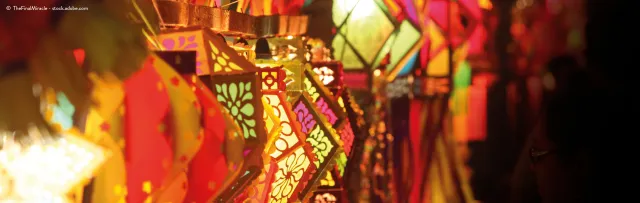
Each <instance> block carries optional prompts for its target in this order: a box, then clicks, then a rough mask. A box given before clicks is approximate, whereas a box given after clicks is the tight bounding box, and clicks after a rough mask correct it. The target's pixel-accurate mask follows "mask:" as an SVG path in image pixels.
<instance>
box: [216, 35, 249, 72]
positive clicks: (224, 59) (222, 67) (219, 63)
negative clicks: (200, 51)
mask: <svg viewBox="0 0 640 203" xmlns="http://www.w3.org/2000/svg"><path fill="white" fill-rule="evenodd" d="M209 47H211V58H212V59H213V60H214V61H215V64H214V65H213V72H214V73H216V72H233V71H242V70H243V69H242V68H241V67H240V66H238V65H237V64H236V63H234V62H232V61H230V60H229V55H227V53H224V52H221V51H220V50H219V49H218V48H217V47H216V46H215V45H214V44H213V43H212V42H209Z"/></svg>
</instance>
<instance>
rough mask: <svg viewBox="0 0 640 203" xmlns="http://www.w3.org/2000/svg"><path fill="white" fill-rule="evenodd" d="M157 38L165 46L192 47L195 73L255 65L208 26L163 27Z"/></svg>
mask: <svg viewBox="0 0 640 203" xmlns="http://www.w3.org/2000/svg"><path fill="white" fill-rule="evenodd" d="M158 40H159V41H160V42H161V43H162V46H163V47H164V48H165V49H166V50H175V51H179V50H184V51H194V50H195V51H196V54H197V56H196V57H197V59H196V66H197V69H196V74H197V75H209V74H210V75H220V74H236V73H243V72H252V71H253V72H255V71H258V69H257V68H256V67H255V66H254V65H253V64H252V63H251V62H249V61H248V60H247V59H246V58H244V57H243V56H240V55H238V53H237V52H236V51H235V50H234V49H233V48H231V47H229V46H228V45H227V44H226V43H225V42H224V41H223V39H222V38H221V37H220V36H219V35H217V34H216V33H214V32H213V31H211V30H209V29H204V28H181V29H177V30H171V31H165V32H163V33H162V34H160V35H159V36H158Z"/></svg>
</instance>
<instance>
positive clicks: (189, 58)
mask: <svg viewBox="0 0 640 203" xmlns="http://www.w3.org/2000/svg"><path fill="white" fill-rule="evenodd" d="M156 54H157V55H158V56H159V57H161V58H162V59H163V60H164V61H166V62H167V63H169V64H170V65H171V66H172V67H173V68H174V69H175V70H176V71H177V72H178V73H179V74H181V75H182V77H183V78H184V81H185V82H186V83H187V84H188V86H189V87H191V90H192V91H193V92H194V93H195V95H196V97H197V99H198V104H199V105H200V106H201V107H202V116H201V118H202V124H203V129H204V133H203V134H202V136H200V137H199V138H198V139H200V140H201V141H202V146H201V147H200V150H199V151H198V152H197V153H196V154H195V156H194V158H193V160H192V161H191V162H190V163H189V171H188V179H189V190H188V191H187V195H186V199H185V201H195V202H205V201H207V200H209V199H210V198H211V197H213V196H214V195H215V194H219V193H220V192H221V191H222V190H224V189H226V188H227V187H228V186H229V185H231V184H232V183H233V182H234V181H236V180H235V178H236V177H239V176H240V171H239V170H235V167H237V166H239V165H241V164H242V163H243V160H244V158H243V155H242V153H243V145H244V138H243V137H241V136H227V131H230V130H231V131H233V130H235V128H234V127H235V126H226V125H220V124H221V123H233V121H232V120H231V118H230V116H229V115H228V113H227V112H226V111H222V109H223V107H222V106H221V104H220V103H219V102H218V101H217V100H216V98H215V96H214V94H213V93H212V92H211V90H209V88H208V87H207V86H206V85H205V84H204V83H203V82H202V81H201V80H200V79H199V78H198V77H197V76H196V74H195V70H196V52H195V51H157V52H156ZM206 79H209V78H206ZM225 145H226V146H225ZM223 146H225V147H223ZM223 149H224V150H223Z"/></svg>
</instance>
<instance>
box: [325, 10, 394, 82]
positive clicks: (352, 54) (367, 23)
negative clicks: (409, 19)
mask: <svg viewBox="0 0 640 203" xmlns="http://www.w3.org/2000/svg"><path fill="white" fill-rule="evenodd" d="M352 4H356V5H355V6H351V5H352ZM349 8H353V9H349ZM333 10H334V11H333V13H334V16H335V15H337V18H336V20H334V21H337V22H340V21H341V18H342V17H341V16H348V17H346V18H348V19H346V20H344V21H343V22H342V23H339V24H338V23H336V27H338V34H337V35H336V37H335V38H334V41H333V44H332V47H333V48H334V49H335V50H336V53H339V54H336V55H335V56H336V59H338V60H341V61H343V62H344V65H345V67H346V68H347V69H355V70H357V69H362V68H364V67H365V66H370V64H371V63H372V62H373V60H374V59H375V57H376V56H377V55H378V53H379V52H380V50H381V48H382V46H383V45H384V44H385V43H386V41H387V39H388V38H389V36H390V35H391V34H392V33H393V30H394V24H393V22H392V21H391V19H389V18H388V17H387V14H386V12H385V10H383V9H382V8H381V7H380V6H379V5H378V4H377V3H376V2H375V1H374V0H362V1H357V3H355V2H353V1H335V2H334V7H333ZM349 10H351V11H349ZM344 13H348V14H346V15H344ZM365 19H366V20H365ZM361 30H368V31H369V32H368V33H367V34H363V33H362V32H360V31H361ZM338 36H341V37H338ZM342 37H344V39H343V38H342ZM336 39H337V40H336ZM345 46H351V47H349V48H347V49H345ZM351 49H353V50H351ZM347 54H348V55H347ZM352 60H360V63H361V64H362V65H364V66H357V65H358V63H357V62H355V61H352Z"/></svg>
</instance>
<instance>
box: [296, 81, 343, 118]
mask: <svg viewBox="0 0 640 203" xmlns="http://www.w3.org/2000/svg"><path fill="white" fill-rule="evenodd" d="M304 88H305V90H306V92H307V93H308V94H309V95H310V96H311V97H310V98H311V101H313V102H315V103H316V105H317V108H318V110H319V111H320V112H321V113H322V114H324V116H325V117H326V119H327V121H328V122H329V123H331V125H332V127H333V128H335V129H339V128H340V126H341V125H342V124H343V123H344V120H345V117H346V116H345V114H344V111H342V108H340V106H339V105H338V103H337V101H335V99H334V97H333V94H332V93H331V92H330V91H329V90H328V89H327V88H326V87H325V86H324V85H323V84H322V82H321V81H320V80H319V79H318V77H317V76H316V75H315V72H313V71H312V70H311V69H307V70H305V79H304Z"/></svg>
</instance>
